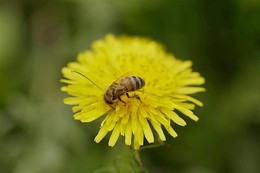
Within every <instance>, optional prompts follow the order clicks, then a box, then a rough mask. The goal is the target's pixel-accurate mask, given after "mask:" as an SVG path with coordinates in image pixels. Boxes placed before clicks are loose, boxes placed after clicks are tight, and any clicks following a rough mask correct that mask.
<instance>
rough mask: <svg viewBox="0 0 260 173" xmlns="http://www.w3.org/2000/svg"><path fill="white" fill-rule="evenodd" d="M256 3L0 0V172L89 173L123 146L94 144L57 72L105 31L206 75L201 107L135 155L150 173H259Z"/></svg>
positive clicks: (259, 27)
mask: <svg viewBox="0 0 260 173" xmlns="http://www.w3.org/2000/svg"><path fill="white" fill-rule="evenodd" d="M259 19H260V1H257V0H219V1H214V0H196V1H195V0H160V1H159V0H152V1H148V0H132V1H119V0H85V1H84V0H63V1H62V0H39V1H33V0H8V1H7V0H6V1H1V2H0V84H1V85H0V139H1V141H0V172H3V173H4V172H6V173H28V172H37V173H47V172H48V173H52V172H53V173H57V172H63V173H75V172H80V173H83V172H84V173H88V172H93V171H95V170H98V169H100V168H102V167H107V166H108V167H110V166H112V165H113V159H115V157H116V156H118V155H123V154H124V152H125V150H126V148H125V147H122V146H123V145H121V144H120V143H119V144H117V146H116V147H114V148H110V147H108V146H107V140H103V141H102V142H101V143H100V144H95V143H94V142H93V139H94V136H95V135H96V133H97V129H98V126H99V122H94V123H90V124H81V123H80V122H77V121H74V120H73V118H72V112H71V111H70V107H69V106H65V105H64V104H63V103H62V99H63V98H64V97H65V94H63V93H61V92H60V87H61V85H62V84H60V82H59V80H60V78H62V76H61V73H60V70H61V67H62V66H64V65H66V64H67V63H68V62H69V61H73V60H75V59H76V56H77V54H78V53H79V52H81V51H83V50H85V49H89V48H90V44H91V42H92V41H93V40H96V39H98V38H101V37H103V36H104V35H105V34H106V33H108V32H112V33H115V34H129V35H140V36H147V37H150V38H152V39H155V40H157V41H159V42H161V43H163V44H164V45H165V46H166V48H167V50H168V51H169V52H173V53H174V54H175V55H176V56H177V57H180V58H181V59H191V60H192V61H193V62H194V70H195V71H199V72H201V74H202V75H203V76H204V77H205V78H206V84H205V87H206V88H207V92H206V93H203V94H198V97H199V98H200V99H201V100H202V101H203V102H204V103H205V106H204V107H203V108H198V109H197V110H196V114H198V115H199V117H200V121H199V122H198V123H194V122H192V121H191V120H189V119H188V118H187V119H185V120H186V121H187V122H188V126H187V127H185V128H183V127H178V126H176V127H175V129H176V131H177V132H178V134H179V137H178V138H176V139H172V138H171V137H169V136H168V140H167V144H166V145H165V146H163V147H158V148H153V149H147V150H143V151H141V157H142V159H143V161H144V165H145V166H146V167H147V169H148V170H150V171H151V172H152V173H162V172H163V173H170V172H175V173H219V172H229V173H232V172H234V173H244V172H247V173H258V172H260V165H259V160H260V148H259V146H260V136H259V134H260V107H259V103H260V93H259V88H260V78H259V75H260V22H259Z"/></svg>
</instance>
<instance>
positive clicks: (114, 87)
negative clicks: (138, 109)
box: [72, 71, 145, 107]
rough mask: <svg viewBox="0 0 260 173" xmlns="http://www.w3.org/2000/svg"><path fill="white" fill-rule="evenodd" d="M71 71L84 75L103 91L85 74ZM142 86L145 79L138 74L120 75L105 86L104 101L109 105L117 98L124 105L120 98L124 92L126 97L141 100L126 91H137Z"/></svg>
mask: <svg viewBox="0 0 260 173" xmlns="http://www.w3.org/2000/svg"><path fill="white" fill-rule="evenodd" d="M72 72H74V73H77V74H79V75H81V76H83V77H85V78H86V79H88V80H89V81H90V82H91V83H92V84H94V85H95V86H96V87H98V88H99V89H100V90H101V91H102V92H103V89H102V88H101V87H100V86H98V85H97V84H96V83H95V82H93V81H92V80H91V79H89V78H88V77H87V76H85V75H83V74H81V73H79V72H77V71H72ZM144 86H145V81H144V80H143V79H142V78H141V77H139V76H132V75H129V76H126V75H124V76H121V77H120V78H119V79H117V80H116V81H115V82H113V83H112V84H111V85H109V86H108V87H107V89H106V90H105V93H104V101H105V102H106V103H107V104H108V105H110V106H111V105H112V104H114V103H115V102H117V101H118V100H119V101H121V102H123V103H124V104H125V105H126V103H125V101H123V100H122V99H121V96H123V95H124V94H126V96H127V97H128V98H137V99H138V100H139V101H140V102H141V100H140V97H139V96H138V95H136V94H135V95H133V96H129V94H128V92H133V91H137V90H139V89H141V88H143V87H144ZM111 107H112V106H111Z"/></svg>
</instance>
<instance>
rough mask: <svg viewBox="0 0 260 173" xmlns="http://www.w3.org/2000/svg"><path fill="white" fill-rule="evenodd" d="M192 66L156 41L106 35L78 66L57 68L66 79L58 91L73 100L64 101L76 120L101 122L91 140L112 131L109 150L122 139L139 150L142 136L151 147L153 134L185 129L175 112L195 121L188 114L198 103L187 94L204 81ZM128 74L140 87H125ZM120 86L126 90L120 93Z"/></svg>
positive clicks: (201, 89)
mask: <svg viewBox="0 0 260 173" xmlns="http://www.w3.org/2000/svg"><path fill="white" fill-rule="evenodd" d="M191 66H192V62H191V61H181V60H178V59H176V58H175V57H174V56H173V55H172V54H169V53H166V52H165V50H164V48H163V47H162V46H161V45H160V44H158V43H156V42H155V41H152V40H149V39H145V38H139V37H127V36H122V37H115V36H114V35H112V34H108V35H107V36H106V37H105V39H102V40H98V41H96V42H94V44H93V46H92V50H89V51H85V52H83V53H81V54H79V55H78V61H77V62H71V63H69V64H68V66H67V67H64V68H63V69H62V73H63V75H64V77H65V78H66V79H62V80H61V81H62V82H64V83H66V84H67V86H63V87H62V91H65V92H67V93H68V94H69V95H71V96H72V97H69V98H66V99H65V100H64V102H65V103H66V104H69V105H73V108H72V110H73V112H74V113H75V114H74V118H75V119H76V120H80V121H82V122H91V121H94V120H96V119H98V118H103V121H102V123H101V126H100V130H99V132H98V134H97V136H96V137H95V142H97V143H98V142H100V141H101V140H102V139H103V138H104V137H105V136H106V135H107V134H108V133H109V132H111V136H110V139H109V142H108V145H109V146H114V145H115V144H116V142H117V140H118V138H119V136H120V135H122V136H124V137H125V144H126V145H131V144H133V146H134V148H135V149H139V148H140V146H142V145H143V144H144V138H145V139H146V140H147V141H148V142H149V143H153V142H154V138H155V137H154V135H155V134H157V135H158V137H159V139H160V140H161V141H165V140H166V138H165V135H164V131H167V132H168V133H169V134H170V135H171V136H173V137H177V133H176V132H175V131H174V129H173V128H172V126H173V125H174V124H178V125H180V126H185V125H186V122H185V121H184V120H183V119H182V118H181V117H180V116H179V115H178V114H179V113H182V114H183V115H186V116H188V117H189V118H191V119H193V120H195V121H197V120H198V117H197V116H196V115H194V113H193V112H192V110H193V109H194V108H195V105H198V106H202V103H201V102H200V101H198V100H197V99H195V98H193V97H191V96H189V95H190V94H194V93H197V92H202V91H204V90H205V89H204V88H203V87H200V86H199V85H201V84H203V83H204V78H203V77H201V76H200V74H199V73H197V72H193V71H192V69H191ZM129 76H139V77H140V78H141V79H143V80H144V81H145V86H144V87H139V88H138V87H137V86H135V88H134V89H133V90H131V91H130V90H129V88H128V89H125V88H124V87H127V86H125V85H129V83H123V82H122V79H126V78H127V77H129ZM113 82H115V83H114V84H115V85H111V84H112V83H113ZM131 82H132V83H133V82H138V81H136V80H134V81H131ZM119 87H123V89H125V90H120V91H119ZM112 89H114V90H116V91H118V92H119V93H117V92H116V91H114V90H113V91H111V93H110V95H109V96H108V97H112V98H111V99H112V100H113V103H108V102H106V99H104V95H105V93H106V92H107V91H108V90H112ZM116 93H117V94H116ZM176 111H177V112H178V114H177V112H176ZM164 129H165V130H164Z"/></svg>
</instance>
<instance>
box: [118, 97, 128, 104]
mask: <svg viewBox="0 0 260 173" xmlns="http://www.w3.org/2000/svg"><path fill="white" fill-rule="evenodd" d="M118 99H119V101H120V102H123V103H124V104H125V105H126V102H125V101H123V100H122V99H121V97H120V96H119V97H118Z"/></svg>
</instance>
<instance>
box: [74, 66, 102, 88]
mask: <svg viewBox="0 0 260 173" xmlns="http://www.w3.org/2000/svg"><path fill="white" fill-rule="evenodd" d="M71 72H72V73H77V74H79V75H81V76H83V77H84V78H86V79H87V80H89V82H91V83H92V84H93V85H95V86H96V87H98V88H99V89H100V90H101V91H102V92H103V89H102V88H101V87H100V86H98V85H97V84H96V83H95V82H93V81H92V80H91V79H89V78H88V77H87V76H85V75H84V74H82V73H80V72H77V71H71Z"/></svg>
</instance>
